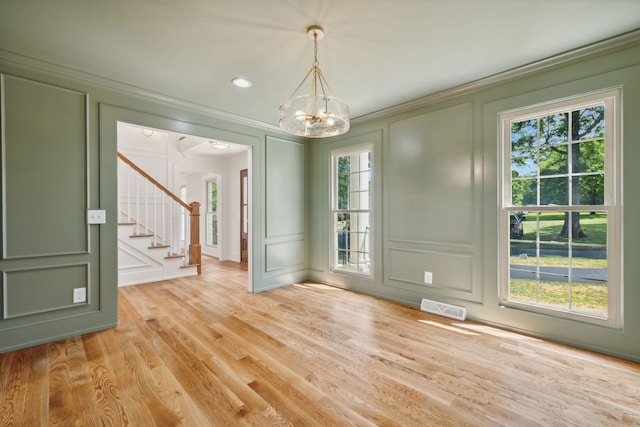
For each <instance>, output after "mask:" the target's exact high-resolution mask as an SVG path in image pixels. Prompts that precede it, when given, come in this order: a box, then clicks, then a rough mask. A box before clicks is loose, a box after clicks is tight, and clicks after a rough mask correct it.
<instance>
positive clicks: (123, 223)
mask: <svg viewBox="0 0 640 427" xmlns="http://www.w3.org/2000/svg"><path fill="white" fill-rule="evenodd" d="M118 225H136V223H135V222H119V223H118Z"/></svg>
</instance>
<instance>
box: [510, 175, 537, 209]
mask: <svg viewBox="0 0 640 427" xmlns="http://www.w3.org/2000/svg"><path fill="white" fill-rule="evenodd" d="M537 184H538V181H537V180H536V179H518V180H513V181H512V183H511V203H512V204H513V206H529V205H537V204H538V192H537V191H538V190H537Z"/></svg>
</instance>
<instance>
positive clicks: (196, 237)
mask: <svg viewBox="0 0 640 427" xmlns="http://www.w3.org/2000/svg"><path fill="white" fill-rule="evenodd" d="M189 206H191V214H190V217H191V223H190V224H189V225H190V227H189V228H190V229H191V236H190V237H191V241H190V242H189V258H190V259H189V263H190V264H195V265H197V266H198V274H201V273H202V262H201V261H202V252H201V247H200V203H198V202H191V204H190V205H189Z"/></svg>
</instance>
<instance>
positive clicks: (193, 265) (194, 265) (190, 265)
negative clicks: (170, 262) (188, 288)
mask: <svg viewBox="0 0 640 427" xmlns="http://www.w3.org/2000/svg"><path fill="white" fill-rule="evenodd" d="M197 266H198V264H185V265H181V266H180V268H189V267H197Z"/></svg>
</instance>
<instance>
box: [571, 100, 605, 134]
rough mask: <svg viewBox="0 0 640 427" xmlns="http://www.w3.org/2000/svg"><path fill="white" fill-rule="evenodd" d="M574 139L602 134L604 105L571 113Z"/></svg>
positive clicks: (603, 128)
mask: <svg viewBox="0 0 640 427" xmlns="http://www.w3.org/2000/svg"><path fill="white" fill-rule="evenodd" d="M571 120H572V124H571V125H572V127H573V129H575V130H574V135H572V136H574V138H573V139H574V140H576V139H587V138H601V137H602V136H604V130H605V126H604V105H597V106H594V107H589V108H584V109H582V110H576V111H573V112H572V113H571Z"/></svg>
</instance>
